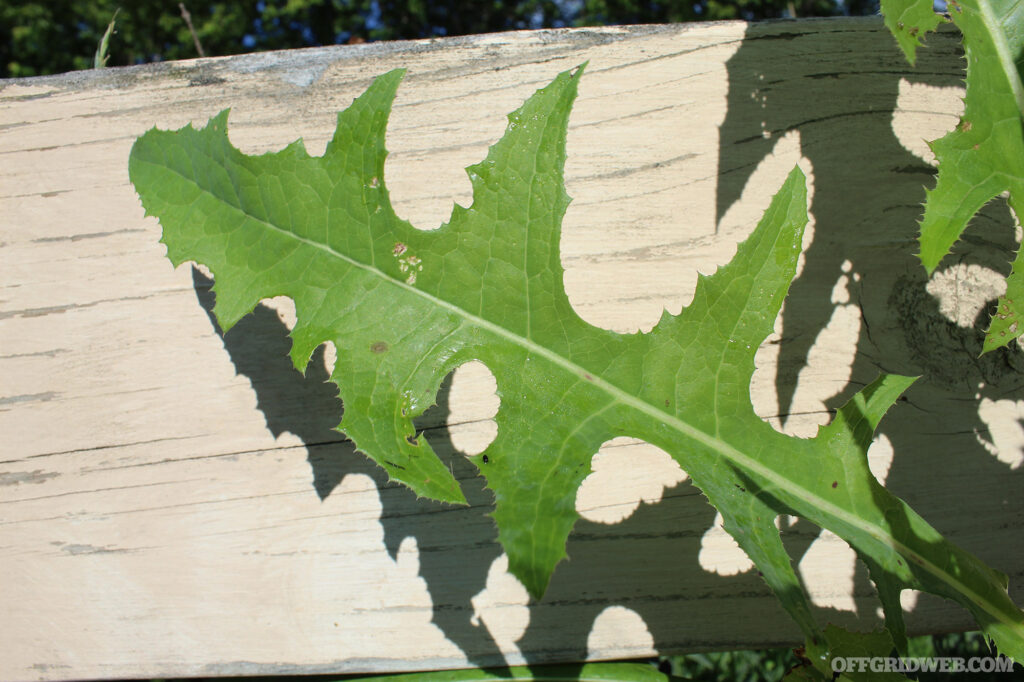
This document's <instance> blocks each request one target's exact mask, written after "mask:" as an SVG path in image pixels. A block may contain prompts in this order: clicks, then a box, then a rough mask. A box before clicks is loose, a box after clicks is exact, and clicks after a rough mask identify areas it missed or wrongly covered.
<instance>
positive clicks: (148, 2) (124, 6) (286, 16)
mask: <svg viewBox="0 0 1024 682" xmlns="http://www.w3.org/2000/svg"><path fill="white" fill-rule="evenodd" d="M183 4H184V6H185V9H187V10H188V13H189V15H190V17H191V21H192V24H193V26H194V28H195V32H196V36H197V37H198V39H199V42H200V44H201V45H202V47H203V50H204V52H205V54H206V56H220V55H229V54H240V53H243V52H256V51H260V50H277V49H286V48H294V47H312V46H319V45H333V44H339V43H349V42H363V41H373V40H408V39H416V38H432V37H437V36H454V35H466V34H471V33H490V32H494V31H510V30H517V29H530V28H560V27H566V26H595V25H609V24H641V23H668V22H680V21H713V20H718V19H745V20H748V21H757V20H761V19H773V18H782V17H794V16H801V17H807V16H832V15H841V14H855V15H858V14H873V13H875V12H877V10H878V3H877V0H655V1H647V2H644V1H643V0H276V1H274V0H265V1H260V2H253V1H252V0H186V1H185V2H184V3H183ZM115 11H117V12H118V13H117V23H116V29H115V33H114V35H113V36H112V37H111V39H110V45H109V57H110V58H109V61H108V62H107V65H108V66H126V65H130V64H141V63H145V62H153V61H164V60H171V59H188V58H192V57H196V56H198V55H197V51H196V47H195V42H194V41H193V38H192V34H191V33H190V31H189V27H188V25H187V24H186V22H185V20H184V18H183V14H182V10H181V7H180V6H179V3H178V2H177V1H176V0H158V1H156V2H154V1H153V0H39V1H35V2H31V1H26V0H4V1H3V2H0V64H2V71H0V77H5V78H11V77H22V76H38V75H43V74H50V73H61V72H64V71H72V70H75V69H87V68H92V65H93V55H94V54H95V52H96V47H97V45H98V44H99V42H100V39H101V38H102V37H103V33H104V31H105V30H106V28H107V25H108V24H109V23H110V20H111V18H112V17H113V16H114V12H115Z"/></svg>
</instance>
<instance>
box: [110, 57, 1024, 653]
mask: <svg viewBox="0 0 1024 682" xmlns="http://www.w3.org/2000/svg"><path fill="white" fill-rule="evenodd" d="M402 73H403V72H401V71H395V72H391V73H389V74H386V75H384V76H381V77H380V78H378V79H377V80H376V81H375V82H374V83H373V84H372V85H371V86H370V88H369V89H368V90H367V92H366V93H365V94H364V95H362V96H361V97H359V98H358V99H357V100H356V101H355V102H354V103H353V104H352V106H350V107H349V108H348V109H346V110H345V111H343V112H341V113H340V114H339V115H338V127H337V130H336V132H335V135H334V138H333V139H332V141H331V142H330V143H329V144H328V147H327V150H326V151H325V153H324V155H323V156H322V157H310V156H309V155H308V154H307V153H306V151H305V149H304V147H303V145H302V143H301V141H299V142H295V143H293V144H291V145H289V146H288V147H286V148H285V149H284V150H282V151H281V152H278V153H272V154H265V155H262V156H258V157H249V156H246V155H244V154H242V153H241V152H239V151H238V150H237V149H235V148H234V147H233V146H232V145H231V144H230V142H229V141H228V138H227V114H226V112H224V113H222V114H220V115H219V116H217V117H215V118H214V119H212V120H211V121H210V124H209V125H208V126H206V127H205V128H203V129H200V130H195V129H193V128H192V127H191V126H188V127H186V128H183V129H182V130H180V131H177V132H164V131H157V130H151V131H149V132H147V133H146V134H145V135H143V136H142V137H141V138H139V140H138V141H137V142H136V144H135V145H134V147H133V149H132V154H131V159H130V168H129V170H130V174H131V179H132V182H133V183H134V184H135V186H136V188H137V190H138V191H139V194H140V196H141V198H142V200H143V205H144V206H145V208H146V211H147V213H149V214H151V215H157V216H158V217H159V218H160V222H161V224H162V226H163V229H164V237H163V241H164V243H165V244H166V245H167V249H168V257H169V258H170V259H171V260H172V262H174V263H175V264H176V265H178V264H180V263H183V262H185V261H189V260H194V261H198V262H200V263H203V264H205V265H206V266H207V267H209V268H210V269H211V270H212V271H213V273H214V276H215V291H216V293H217V302H216V307H215V313H216V315H217V317H218V319H219V321H220V323H221V325H222V326H223V327H224V329H225V330H227V329H229V328H230V327H231V326H232V325H233V324H234V323H235V322H236V321H237V320H238V319H240V318H241V317H242V316H243V315H245V314H246V313H248V312H249V311H250V310H252V308H253V307H254V306H255V305H256V304H257V303H258V302H259V301H260V300H262V299H264V298H270V297H274V296H281V295H284V296H288V297H290V298H292V300H293V301H294V302H295V307H296V316H297V322H296V324H295V327H294V329H293V331H292V333H291V335H292V341H293V345H292V351H291V355H292V360H293V362H294V363H295V366H296V367H298V368H300V369H302V368H304V367H305V366H306V364H307V363H308V361H309V358H310V356H311V354H312V352H313V350H314V349H315V348H316V347H317V346H318V345H320V344H322V343H324V342H327V341H330V342H332V343H334V345H335V347H336V348H337V350H338V359H337V362H336V364H335V368H334V371H333V373H332V376H331V380H332V381H333V382H334V383H336V384H337V385H338V386H339V391H340V396H341V398H342V400H343V401H344V405H345V413H344V418H343V420H342V423H341V424H340V425H339V429H340V430H342V431H344V432H345V433H346V434H347V435H348V436H349V437H350V438H351V439H352V440H353V441H354V442H355V444H356V446H357V447H358V448H359V450H360V451H362V452H364V453H366V454H367V455H368V456H370V457H371V458H373V459H374V460H375V461H376V462H377V463H378V464H380V465H381V466H382V467H383V468H384V469H385V470H386V471H387V473H388V475H389V476H390V477H391V478H392V479H394V480H398V481H400V482H402V483H404V484H405V485H407V486H409V487H410V488H411V489H413V490H414V491H416V493H417V494H419V495H423V496H427V497H431V498H433V499H437V500H443V501H447V502H455V503H461V502H463V501H464V498H463V496H462V492H461V490H460V488H459V485H458V483H457V482H456V481H455V479H454V478H453V477H452V475H451V473H450V472H449V470H448V469H447V467H445V466H444V465H443V464H442V463H441V461H440V460H439V459H438V458H437V457H436V455H435V454H434V453H433V451H432V450H431V447H430V445H429V444H428V443H427V442H425V440H424V439H422V438H418V437H417V434H416V430H415V426H414V424H413V421H412V420H413V418H414V417H416V416H418V415H420V414H422V413H423V411H424V410H426V409H427V407H429V406H430V405H431V404H432V403H433V402H434V399H435V396H436V392H437V389H438V386H439V385H440V383H441V381H442V379H443V378H444V377H445V376H446V375H447V374H448V373H449V372H450V371H452V370H453V369H454V368H455V367H457V366H459V365H461V364H463V363H464V362H467V361H469V360H481V361H482V362H484V364H486V365H487V366H488V368H489V369H490V370H491V372H492V373H493V375H494V377H495V379H496V382H497V386H498V395H499V397H500V399H501V407H500V409H499V411H498V414H497V416H496V418H495V419H496V421H497V424H498V433H497V436H496V438H495V440H494V441H493V442H492V443H491V445H490V446H488V448H487V449H486V450H485V451H484V453H482V455H481V456H478V457H475V458H473V461H474V462H475V464H476V465H477V467H478V468H479V469H480V471H481V473H482V474H483V475H484V476H485V477H486V479H487V482H488V487H489V488H490V490H492V492H493V494H494V498H495V511H494V513H493V517H494V519H495V522H496V523H497V526H498V532H499V540H500V541H501V543H502V545H503V547H504V548H505V551H506V552H507V553H508V555H509V566H510V570H511V572H512V573H513V574H514V575H516V576H517V577H518V578H519V579H520V580H521V581H522V582H523V583H524V585H526V587H527V588H528V589H529V591H530V592H531V594H533V595H534V596H535V597H539V596H540V595H541V594H542V593H543V592H544V590H545V588H546V586H547V584H548V581H549V579H550V577H551V573H552V571H553V570H554V568H555V565H556V564H557V563H558V562H559V561H560V560H561V559H562V558H564V557H565V543H566V540H567V537H568V534H569V532H570V530H571V529H572V527H573V525H574V523H575V521H576V519H577V518H578V515H577V512H576V510H575V498H576V491H577V489H578V487H579V485H580V483H581V482H582V480H583V479H584V478H585V477H586V476H587V475H588V474H589V473H590V460H591V457H592V456H593V454H594V453H595V452H596V451H597V450H598V448H599V447H600V445H601V444H603V443H604V442H606V441H608V440H610V439H612V438H615V437H618V436H630V437H635V438H639V439H642V440H644V441H647V442H649V443H652V444H654V445H656V446H658V447H660V448H662V449H663V450H665V451H666V452H668V453H670V454H671V455H672V456H673V457H674V458H675V459H676V460H677V461H678V462H679V464H680V466H681V467H682V468H683V469H684V470H685V471H686V472H687V473H688V474H689V475H690V477H691V479H692V481H693V482H694V483H695V484H696V485H697V486H698V487H699V488H700V489H701V491H702V492H703V493H704V494H705V496H706V497H707V498H708V500H709V501H710V502H711V503H712V504H713V505H714V506H715V508H716V509H718V510H719V511H720V512H721V514H722V517H723V519H724V525H725V528H726V530H728V531H729V532H730V533H731V534H732V535H733V537H734V538H735V539H736V541H737V542H738V543H739V545H740V546H741V547H742V548H743V549H744V551H746V552H747V554H748V555H749V556H750V557H751V558H752V560H753V561H754V563H755V564H756V565H757V568H758V570H759V572H760V573H761V575H762V576H763V577H764V579H765V581H766V582H767V583H768V585H769V586H770V587H771V588H772V590H773V591H774V592H775V594H776V595H777V596H778V598H779V599H780V601H781V602H782V604H783V606H784V607H785V608H786V610H787V611H788V612H789V613H790V615H791V616H792V617H793V618H794V619H795V620H796V622H797V623H798V624H799V625H800V627H801V629H802V630H803V632H804V635H805V637H806V639H807V641H808V654H809V656H813V657H814V660H815V661H816V665H818V666H821V665H824V664H825V662H826V661H827V658H828V651H829V642H828V639H827V637H826V636H825V635H824V634H823V633H822V631H821V629H820V627H819V625H818V624H817V623H816V622H815V621H814V618H813V617H812V611H811V607H810V603H809V599H808V597H807V594H806V592H805V590H804V588H803V585H802V583H801V581H800V580H799V578H798V577H797V576H796V574H795V572H794V570H793V566H792V563H791V561H790V558H789V556H788V554H787V553H786V551H785V549H784V547H783V545H782V542H781V538H780V535H779V530H778V528H777V526H776V518H777V517H778V516H779V515H781V514H792V515H797V516H801V517H803V518H806V519H808V520H810V521H811V522H813V523H815V524H817V525H818V526H820V527H822V528H826V529H828V530H830V531H832V532H834V533H835V534H837V535H838V536H839V537H841V538H843V539H844V540H846V541H847V542H848V543H850V545H851V546H852V547H853V548H854V549H855V550H856V551H857V553H858V555H859V556H860V557H861V559H863V560H864V561H865V563H866V564H867V565H868V567H869V569H870V571H871V576H872V578H873V580H874V581H875V583H876V585H877V586H878V590H879V596H880V598H881V601H882V604H883V607H884V609H885V614H886V625H887V627H888V628H889V630H890V632H891V633H892V636H893V640H894V641H895V642H896V644H897V646H902V643H903V642H904V641H905V635H904V626H903V618H902V611H901V609H900V605H899V593H900V591H901V590H902V589H907V588H911V589H918V590H923V591H928V592H932V593H935V594H939V595H942V596H946V597H948V598H951V599H954V600H956V601H958V602H959V603H961V604H963V605H964V606H965V607H966V608H968V609H969V610H970V611H971V612H972V613H973V614H974V616H975V618H976V619H978V622H979V623H980V624H981V625H982V626H983V627H984V628H985V629H986V632H988V633H989V634H990V635H991V636H993V637H995V638H996V639H997V641H998V642H999V643H1000V647H1001V648H1002V649H1003V650H1004V651H1006V652H1007V653H1011V655H1016V656H1020V655H1022V654H1024V614H1021V612H1020V610H1019V609H1018V608H1017V607H1016V606H1015V605H1014V604H1013V603H1012V601H1010V599H1009V597H1008V595H1007V591H1006V578H1005V576H1003V575H1001V574H999V573H997V572H995V571H993V570H991V569H989V568H988V567H987V566H985V565H984V564H983V563H982V562H980V561H979V560H978V559H976V558H975V557H973V556H972V555H970V554H968V553H966V552H964V551H962V550H960V549H958V548H956V547H955V546H953V545H951V544H950V543H948V542H947V541H945V540H944V539H943V538H942V536H941V535H940V534H939V533H938V532H936V531H935V530H934V529H933V528H931V526H929V525H928V524H927V523H926V522H925V521H924V520H923V519H921V518H920V517H919V516H917V515H916V514H915V513H914V512H913V511H912V510H911V509H910V508H909V507H907V506H906V504H905V503H903V502H902V501H901V500H899V499H898V498H895V497H894V496H892V495H891V494H890V493H889V492H888V491H887V490H885V489H884V488H883V487H882V486H881V485H879V484H878V482H877V481H876V480H875V478H874V477H873V476H872V474H871V473H870V470H869V468H868V463H867V449H868V447H869V445H870V443H871V440H872V436H873V433H874V429H875V427H876V426H877V424H878V421H879V420H880V419H881V418H882V416H883V414H884V413H885V412H886V410H887V409H889V407H890V406H891V405H892V404H893V402H894V401H895V400H896V399H897V398H898V396H899V395H900V393H901V392H902V391H903V390H905V389H906V388H907V386H909V385H910V383H912V382H913V379H912V378H908V377H899V376H894V375H884V376H881V377H879V379H878V380H876V381H875V382H873V383H872V384H871V385H869V386H868V387H866V388H865V389H864V390H862V391H861V392H860V393H858V394H857V395H856V396H855V397H854V398H853V399H852V400H851V401H850V402H849V403H848V404H847V405H845V406H844V407H843V408H841V409H840V411H839V414H838V415H837V416H836V419H835V420H834V421H833V422H832V423H831V424H829V425H828V426H827V427H823V428H822V429H821V430H820V431H819V433H818V434H817V436H816V437H815V438H813V439H799V438H792V437H789V436H786V435H784V434H781V433H779V432H777V431H775V430H774V429H773V428H772V427H771V426H769V425H768V424H766V423H765V422H764V421H762V420H761V419H760V418H759V417H758V416H757V415H756V414H755V412H754V410H753V406H752V404H751V400H750V393H749V387H750V382H751V378H752V375H753V372H754V355H755V353H756V351H757V348H758V346H759V345H760V344H761V343H762V342H763V341H764V340H765V338H766V337H767V336H768V335H769V334H770V333H771V332H772V329H773V326H774V321H775V319H776V317H777V315H778V313H779V310H780V308H781V306H782V303H783V300H784V298H785V295H786V292H787V290H788V287H789V284H790V282H791V281H792V278H793V276H794V273H795V269H796V263H797V259H798V257H799V255H800V247H801V241H802V237H803V228H804V225H805V224H806V221H807V206H806V189H805V185H804V177H803V174H802V173H801V172H800V170H799V169H794V170H793V172H792V173H790V175H789V177H788V178H787V180H786V182H785V184H784V185H783V187H782V189H781V190H780V191H779V193H778V194H777V195H776V196H775V198H774V199H773V200H772V202H771V205H770V206H769V208H768V210H767V211H766V213H765V216H764V218H763V219H762V220H761V222H760V224H759V225H758V227H757V229H756V230H754V232H753V233H752V234H751V236H750V237H749V238H748V239H747V240H746V241H744V242H743V243H742V244H740V246H739V247H738V249H737V252H736V256H735V257H734V258H733V260H732V261H731V262H730V263H729V264H728V265H726V266H723V267H722V268H720V269H719V270H718V271H717V272H716V273H714V274H713V275H711V276H707V277H706V276H701V277H700V278H699V281H698V286H697V289H696V292H695V294H694V299H693V302H692V303H691V305H690V306H688V307H687V308H684V309H683V310H682V311H681V312H680V314H679V315H676V316H673V315H670V314H668V313H667V312H666V313H665V314H664V315H663V316H662V319H661V321H660V322H659V323H658V325H656V326H655V328H654V329H652V330H651V331H650V332H649V333H646V334H639V333H637V334H628V335H624V334H617V333H614V332H611V331H607V330H604V329H600V328H597V327H594V326H592V325H590V324H588V323H587V322H585V321H583V320H582V319H581V318H580V317H579V316H578V315H577V314H576V313H575V311H574V310H573V308H572V306H571V305H570V303H569V300H568V298H567V296H566V294H565V291H564V288H563V285H562V275H563V271H562V266H561V257H560V254H559V241H560V229H561V219H562V215H563V214H564V212H565V209H566V207H567V206H568V203H569V198H568V196H567V195H566V193H565V190H564V187H563V177H562V171H563V166H564V162H565V142H566V131H567V126H568V117H569V112H570V109H571V106H572V102H573V100H574V99H575V96H576V88H577V84H578V81H579V78H580V76H581V74H582V68H581V69H579V70H577V71H576V72H575V73H570V72H566V73H562V74H560V75H559V76H558V77H557V78H556V79H555V80H554V81H553V82H552V83H551V84H550V85H549V86H547V87H545V88H543V89H541V90H539V91H538V92H537V93H536V94H535V95H533V96H532V97H531V98H530V99H529V100H527V102H526V103H525V104H524V105H523V106H522V107H521V108H520V109H518V110H517V111H515V112H513V113H512V114H510V115H509V123H508V127H507V129H506V131H505V134H504V136H503V137H502V138H501V140H499V141H498V142H497V143H496V144H495V145H494V146H493V147H491V148H490V150H489V152H488V155H487V158H486V159H485V160H484V161H483V162H481V163H479V164H476V165H474V166H471V167H470V168H469V169H467V170H468V174H469V177H470V180H471V182H472V185H473V197H474V200H473V204H472V205H471V206H470V207H468V208H465V207H462V206H456V207H455V208H454V210H453V212H452V216H451V219H450V221H449V222H448V223H447V224H445V225H443V226H442V227H441V228H439V229H438V230H435V231H432V232H423V231H420V230H416V229H415V228H414V227H413V226H412V225H410V224H409V223H408V222H406V221H404V220H402V219H400V218H399V217H397V216H396V215H395V213H394V211H393V209H392V207H391V203H390V198H389V196H388V192H387V189H386V187H385V183H384V159H385V157H386V151H385V147H384V134H385V129H386V125H387V119H388V114H389V112H390V107H391V103H392V101H393V99H394V96H395V92H396V89H397V87H398V83H399V81H400V80H401V77H402ZM1014 651H1016V654H1014V653H1013V652H1014Z"/></svg>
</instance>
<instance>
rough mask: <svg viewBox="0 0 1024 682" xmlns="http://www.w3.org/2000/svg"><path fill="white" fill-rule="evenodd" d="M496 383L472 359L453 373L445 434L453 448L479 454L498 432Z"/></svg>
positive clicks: (490, 375) (478, 363)
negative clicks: (495, 417)
mask: <svg viewBox="0 0 1024 682" xmlns="http://www.w3.org/2000/svg"><path fill="white" fill-rule="evenodd" d="M500 405H501V401H500V399H499V398H498V382H497V381H496V380H495V378H494V375H493V374H491V370H489V369H488V368H487V365H485V364H484V363H482V362H480V361H478V360H473V361H472V362H467V363H465V364H463V365H460V366H459V367H457V368H456V369H455V371H454V372H453V373H452V387H451V393H450V394H449V398H448V409H449V416H448V434H449V436H450V437H451V442H452V445H453V446H454V447H455V449H456V450H459V451H460V452H463V453H465V454H467V455H479V454H480V453H481V452H483V451H484V450H486V449H487V446H488V445H490V444H491V443H492V442H493V441H494V439H495V438H496V437H497V435H498V423H497V422H496V421H494V416H495V415H496V414H498V408H499V407H500Z"/></svg>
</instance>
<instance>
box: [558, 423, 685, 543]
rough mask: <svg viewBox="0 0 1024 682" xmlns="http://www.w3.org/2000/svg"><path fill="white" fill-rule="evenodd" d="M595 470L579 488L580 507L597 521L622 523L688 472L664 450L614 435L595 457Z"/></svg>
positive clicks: (682, 479)
mask: <svg viewBox="0 0 1024 682" xmlns="http://www.w3.org/2000/svg"><path fill="white" fill-rule="evenodd" d="M590 467H591V469H592V473H591V474H590V475H589V476H587V477H586V478H585V479H583V483H582V484H581V485H580V487H579V490H577V491H576V511H577V512H579V514H580V516H582V517H583V518H584V519H586V520H587V521H593V522H594V523H608V524H611V523H619V522H621V521H624V520H626V519H627V518H629V517H630V516H632V515H633V512H635V511H636V510H637V509H638V508H639V507H640V503H641V502H644V503H646V504H656V503H658V502H660V501H661V498H662V495H663V494H664V492H665V489H666V488H671V487H674V486H676V485H678V484H679V483H681V482H683V481H685V480H686V478H687V475H686V473H685V472H684V471H683V470H682V469H681V468H680V467H679V464H678V463H676V461H675V460H674V459H672V457H671V456H670V455H669V454H668V453H666V452H665V451H664V450H662V449H660V448H657V447H655V446H653V445H650V444H649V443H644V442H643V441H639V442H638V441H636V440H635V439H633V438H614V439H612V440H610V441H608V442H607V443H605V444H604V445H602V446H601V448H600V449H599V450H598V451H597V454H595V455H594V457H593V459H591V462H590Z"/></svg>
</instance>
